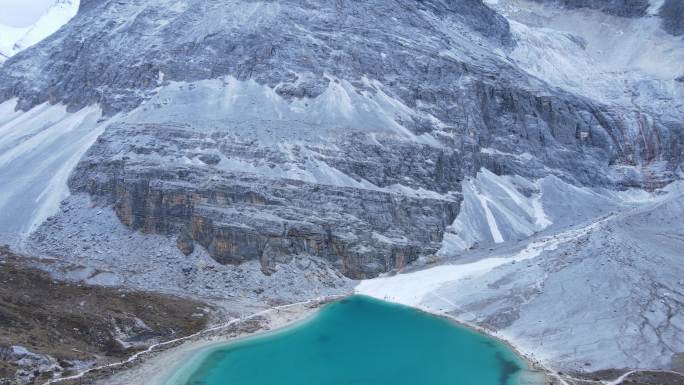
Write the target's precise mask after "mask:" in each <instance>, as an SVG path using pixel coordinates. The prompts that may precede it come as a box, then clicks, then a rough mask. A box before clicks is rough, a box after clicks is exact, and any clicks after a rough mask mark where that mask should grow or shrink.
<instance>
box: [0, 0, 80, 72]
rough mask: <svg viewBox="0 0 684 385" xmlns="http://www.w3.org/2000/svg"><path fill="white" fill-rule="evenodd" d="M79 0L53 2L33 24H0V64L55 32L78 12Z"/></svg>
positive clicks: (57, 0)
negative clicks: (20, 25) (15, 25)
mask: <svg viewBox="0 0 684 385" xmlns="http://www.w3.org/2000/svg"><path fill="white" fill-rule="evenodd" d="M79 3H80V0H54V3H53V4H52V5H51V6H49V7H48V8H47V9H46V10H45V12H44V13H43V14H42V15H40V16H39V17H38V18H37V19H36V21H35V23H33V24H30V25H27V26H23V27H14V26H9V25H5V24H0V62H2V61H4V60H6V59H8V58H10V57H11V56H13V55H15V54H16V53H18V52H20V51H23V50H24V49H26V48H28V47H30V46H32V45H34V44H36V43H38V42H40V41H41V40H43V39H45V38H46V37H48V36H50V35H52V34H53V33H55V32H57V30H58V29H59V28H60V27H62V26H63V25H64V24H66V23H67V22H68V21H69V20H71V18H72V17H74V16H75V15H76V12H78V6H79Z"/></svg>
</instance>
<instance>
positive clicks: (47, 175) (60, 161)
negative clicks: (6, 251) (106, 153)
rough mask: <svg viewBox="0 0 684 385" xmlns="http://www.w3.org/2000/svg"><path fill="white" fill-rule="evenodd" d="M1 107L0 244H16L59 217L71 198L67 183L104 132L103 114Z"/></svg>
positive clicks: (41, 107)
mask: <svg viewBox="0 0 684 385" xmlns="http://www.w3.org/2000/svg"><path fill="white" fill-rule="evenodd" d="M15 105H16V100H9V101H6V102H4V103H2V104H0V180H2V181H3V183H2V184H0V229H2V231H1V232H0V239H2V240H4V241H6V242H10V243H14V241H17V240H20V239H21V238H23V237H24V236H26V235H27V234H29V233H30V232H32V231H33V230H34V229H35V228H36V227H37V226H38V225H40V224H41V223H42V222H43V221H44V220H45V219H46V218H47V217H49V216H50V215H52V214H54V213H55V212H57V210H58V208H59V203H60V202H61V201H62V200H63V199H64V198H66V197H67V196H68V195H69V189H68V187H67V179H68V177H69V174H70V173H71V170H73V168H74V167H75V166H76V164H77V163H78V160H79V159H80V158H81V156H82V155H83V154H84V153H85V151H86V150H87V149H88V148H89V147H90V146H91V144H92V143H93V142H94V141H95V139H96V138H97V137H98V136H99V135H100V133H102V132H103V130H104V125H103V124H99V123H98V120H99V119H100V117H101V111H100V109H99V108H98V107H87V108H84V109H82V110H80V111H78V112H75V113H70V112H67V111H66V106H63V105H49V104H42V105H39V106H36V107H34V108H33V109H31V110H29V111H26V112H23V111H14V106H15Z"/></svg>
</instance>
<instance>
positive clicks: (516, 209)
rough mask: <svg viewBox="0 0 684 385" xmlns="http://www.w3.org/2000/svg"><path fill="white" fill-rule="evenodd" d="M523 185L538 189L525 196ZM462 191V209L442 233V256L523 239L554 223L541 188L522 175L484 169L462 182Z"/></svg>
mask: <svg viewBox="0 0 684 385" xmlns="http://www.w3.org/2000/svg"><path fill="white" fill-rule="evenodd" d="M523 188H525V189H526V190H529V189H535V190H537V192H535V193H533V194H532V195H530V196H525V195H524V194H523V193H522V192H521V191H520V190H522V189H523ZM462 193H463V202H462V203H461V210H460V212H459V214H458V216H457V217H456V219H455V220H454V223H452V224H451V226H449V227H448V228H447V232H446V233H445V235H444V240H443V245H442V249H441V250H440V251H439V254H440V255H442V256H449V255H453V254H455V253H459V252H460V251H463V250H466V249H469V248H472V247H475V246H477V245H483V244H487V243H492V242H494V243H502V242H506V241H510V240H515V239H519V238H525V237H528V236H530V235H532V234H534V233H535V232H537V231H541V230H543V229H545V228H547V227H548V226H550V225H551V224H552V223H553V222H552V221H551V219H550V218H549V217H548V216H547V214H546V213H545V211H544V206H543V203H542V201H541V196H542V195H541V194H542V192H541V189H540V187H539V186H538V185H536V184H535V183H533V182H531V181H528V180H525V179H524V178H522V177H512V176H498V175H495V174H494V173H492V172H491V171H489V170H487V169H485V168H483V169H482V170H480V172H478V174H477V176H476V177H475V178H473V179H470V180H467V181H465V182H464V183H463V188H462Z"/></svg>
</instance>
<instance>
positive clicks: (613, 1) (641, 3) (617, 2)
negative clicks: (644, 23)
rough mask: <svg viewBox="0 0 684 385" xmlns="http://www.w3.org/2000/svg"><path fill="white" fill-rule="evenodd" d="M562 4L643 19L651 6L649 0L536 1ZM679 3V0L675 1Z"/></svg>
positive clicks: (572, 7) (571, 7)
mask: <svg viewBox="0 0 684 385" xmlns="http://www.w3.org/2000/svg"><path fill="white" fill-rule="evenodd" d="M535 1H537V2H540V3H553V4H560V5H562V6H564V7H566V8H570V9H574V8H589V9H596V10H599V11H602V12H605V13H609V14H611V15H615V16H622V17H641V16H644V15H646V10H647V9H648V7H649V6H650V3H649V1H648V0H535ZM674 1H678V0H674Z"/></svg>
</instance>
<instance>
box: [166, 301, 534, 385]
mask: <svg viewBox="0 0 684 385" xmlns="http://www.w3.org/2000/svg"><path fill="white" fill-rule="evenodd" d="M198 355H199V356H197V357H195V359H194V361H196V362H195V363H194V364H193V365H189V367H187V368H184V369H181V370H184V371H185V373H180V375H179V373H177V374H176V376H174V377H175V380H172V381H171V382H170V383H169V385H517V384H519V378H520V375H521V372H522V371H523V368H526V365H525V363H524V362H523V361H522V360H521V359H520V358H519V357H518V356H517V355H516V354H515V353H514V352H513V351H512V350H510V349H509V348H508V347H507V346H505V345H504V344H502V343H500V342H499V341H496V340H494V339H491V338H488V337H486V336H484V335H482V334H479V333H477V332H475V331H472V330H470V329H467V328H464V327H461V326H458V325H456V324H454V323H453V322H450V321H448V320H445V319H443V318H440V317H437V316H433V315H430V314H427V313H424V312H421V311H419V310H416V309H413V308H409V307H405V306H400V305H395V304H390V303H387V302H383V301H379V300H375V299H372V298H368V297H363V296H352V297H349V298H346V299H343V300H340V301H338V302H334V303H331V304H328V305H326V306H324V307H323V308H322V309H321V310H320V311H319V312H318V313H317V314H316V315H315V316H314V317H312V318H311V319H309V320H307V321H305V322H303V323H300V324H297V325H295V326H292V327H289V328H286V329H283V330H281V331H275V332H270V333H266V334H261V335H259V336H255V337H250V338H245V339H242V340H238V341H235V342H232V343H227V344H225V345H220V346H218V347H212V348H209V349H207V350H205V351H203V352H200V353H198Z"/></svg>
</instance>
